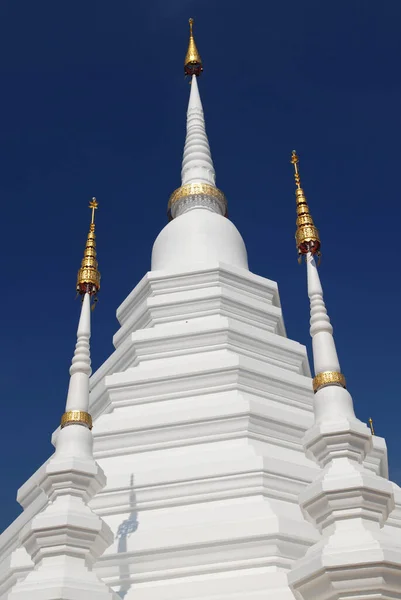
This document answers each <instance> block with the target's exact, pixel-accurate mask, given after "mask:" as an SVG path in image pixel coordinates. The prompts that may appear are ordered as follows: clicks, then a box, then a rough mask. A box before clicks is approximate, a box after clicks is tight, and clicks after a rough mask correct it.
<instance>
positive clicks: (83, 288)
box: [77, 198, 100, 296]
mask: <svg viewBox="0 0 401 600" xmlns="http://www.w3.org/2000/svg"><path fill="white" fill-rule="evenodd" d="M98 206H99V204H98V202H97V200H96V198H92V200H91V202H90V203H89V208H90V209H91V210H92V216H91V223H90V226H89V233H88V237H87V239H86V245H85V251H84V257H83V259H82V262H81V268H80V269H79V271H78V276H77V292H78V294H80V295H81V296H83V295H84V294H90V295H91V296H95V295H96V294H97V293H98V291H99V289H100V273H99V269H98V262H97V258H96V236H95V211H96V210H97V208H98Z"/></svg>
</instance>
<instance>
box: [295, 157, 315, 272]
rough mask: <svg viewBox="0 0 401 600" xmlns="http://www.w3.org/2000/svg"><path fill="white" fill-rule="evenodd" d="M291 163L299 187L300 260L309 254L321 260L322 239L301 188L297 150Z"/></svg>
mask: <svg viewBox="0 0 401 600" xmlns="http://www.w3.org/2000/svg"><path fill="white" fill-rule="evenodd" d="M291 163H292V164H293V165H294V171H295V184H296V186H297V189H296V190H295V198H296V203H297V231H296V233H295V240H296V244H297V248H298V255H299V258H298V260H299V262H301V259H302V255H303V254H308V252H311V254H317V256H318V257H319V258H320V238H319V232H318V230H317V228H316V227H315V224H314V222H313V219H312V215H311V214H310V212H309V206H308V203H307V201H306V197H305V194H304V191H303V189H302V188H301V178H300V175H299V169H298V164H299V158H298V155H297V153H296V151H295V150H293V151H292V155H291Z"/></svg>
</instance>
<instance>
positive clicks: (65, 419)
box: [60, 410, 92, 429]
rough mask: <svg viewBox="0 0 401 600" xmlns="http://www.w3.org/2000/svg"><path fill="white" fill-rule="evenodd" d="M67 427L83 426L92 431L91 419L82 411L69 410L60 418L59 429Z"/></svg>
mask: <svg viewBox="0 0 401 600" xmlns="http://www.w3.org/2000/svg"><path fill="white" fill-rule="evenodd" d="M67 425H84V426H85V427H87V428H88V429H92V417H91V416H90V414H89V413H87V412H85V411H84V410H69V411H67V412H65V413H64V414H63V416H62V417H61V423H60V427H61V429H64V427H67Z"/></svg>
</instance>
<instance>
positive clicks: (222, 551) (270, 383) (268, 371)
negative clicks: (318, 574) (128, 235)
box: [0, 264, 401, 600]
mask: <svg viewBox="0 0 401 600" xmlns="http://www.w3.org/2000/svg"><path fill="white" fill-rule="evenodd" d="M117 314H118V319H119V322H120V325H121V327H120V329H119V330H118V332H117V333H116V335H115V337H114V342H115V347H116V350H115V352H114V353H113V354H112V355H111V356H110V357H109V359H108V360H107V361H106V362H105V363H104V364H103V365H102V366H101V367H100V369H99V370H98V371H97V372H96V373H94V375H93V376H92V378H91V412H92V415H93V417H94V420H95V424H94V428H93V434H94V442H95V446H94V449H95V458H96V460H97V462H98V463H99V465H100V466H101V468H102V469H103V470H104V472H105V474H106V478H107V486H106V487H105V488H104V489H103V490H102V491H101V492H100V493H98V494H97V495H96V496H95V497H94V498H93V500H92V501H91V503H90V506H91V508H92V509H93V510H94V511H95V512H96V513H97V514H99V515H101V516H102V517H103V519H104V520H105V521H106V522H107V524H108V525H109V526H110V527H111V529H112V530H113V532H114V534H115V541H114V544H113V545H112V546H111V547H110V548H109V549H108V550H107V551H106V553H105V555H103V557H102V558H100V559H99V561H98V562H97V563H96V571H97V572H98V574H99V576H100V577H101V578H102V579H103V580H104V581H105V582H106V583H108V584H109V585H110V586H111V587H112V588H113V589H114V590H115V591H117V592H118V593H119V594H120V597H122V598H126V599H127V600H130V599H136V598H138V599H141V600H145V599H148V598H149V599H153V598H155V599H156V598H165V599H170V598H175V599H177V598H178V599H181V598H182V599H184V598H211V597H212V598H216V599H217V598H227V599H228V598H236V597H237V596H239V595H241V597H244V596H245V597H246V598H259V597H262V596H263V597H266V595H267V597H272V598H273V596H274V598H275V599H277V598H280V599H281V598H293V594H292V592H291V590H290V588H289V586H288V583H287V572H288V570H289V569H290V567H291V565H292V564H293V562H294V561H295V560H296V559H298V558H300V557H302V556H303V555H304V554H305V552H306V550H307V548H308V547H309V546H311V545H312V544H314V543H315V542H316V541H317V540H318V536H319V534H318V533H317V531H316V530H315V528H314V527H313V526H312V525H311V524H309V523H307V522H306V521H305V519H304V517H303V516H302V513H301V510H300V507H299V505H298V496H299V493H300V492H301V491H302V489H303V488H305V486H306V485H307V484H308V483H310V482H312V481H313V480H314V479H315V478H316V477H317V474H318V472H319V467H318V466H317V465H316V464H315V463H314V462H312V461H311V460H309V459H307V458H306V456H305V453H304V450H303V446H302V438H303V436H304V434H305V431H306V430H307V429H308V428H310V427H311V425H312V423H313V392H312V385H311V377H310V370H309V366H308V360H307V355H306V351H305V348H304V347H303V346H301V345H300V344H298V343H297V342H294V341H291V340H289V339H287V338H286V336H285V328H284V323H283V317H282V312H281V308H280V300H279V295H278V290H277V285H276V284H275V283H274V282H272V281H269V280H266V279H263V278H261V277H259V276H257V275H254V274H252V273H250V272H249V271H247V270H246V269H239V268H236V267H233V266H228V265H224V264H214V265H209V266H204V267H203V268H202V269H197V270H192V271H186V272H181V273H173V274H172V273H166V272H160V271H154V272H149V273H148V274H147V275H146V276H145V277H144V278H143V279H142V281H141V282H140V283H139V284H138V285H137V286H136V288H135V289H134V290H133V292H132V293H131V294H130V295H129V296H128V298H127V299H126V300H125V301H124V303H123V304H122V305H121V307H120V308H119V310H118V313H117ZM55 435H57V433H56V434H55ZM374 440H375V451H374V452H373V453H372V454H371V455H370V456H369V457H368V459H367V462H368V464H369V467H370V468H371V470H372V471H374V472H380V473H381V474H382V475H384V476H386V474H387V472H386V470H387V460H386V448H385V445H384V442H383V440H381V438H378V437H376V438H374ZM42 468H44V467H42ZM39 479H40V470H39V471H38V472H37V473H35V474H34V475H33V476H32V477H31V478H30V479H29V480H28V481H27V482H26V484H25V485H24V486H22V488H21V489H20V491H19V495H18V500H19V502H20V503H21V504H22V506H23V507H24V512H23V513H22V514H21V515H20V516H19V517H18V518H17V519H16V521H15V522H14V523H13V524H12V525H11V526H10V528H9V529H7V530H6V531H5V532H4V533H3V535H2V536H1V537H0V555H1V558H2V563H1V567H0V569H1V570H0V586H1V587H0V590H1V595H0V597H1V598H2V599H3V598H4V599H5V598H6V597H7V593H8V591H9V590H10V588H11V586H12V585H13V583H14V582H15V581H16V580H17V579H18V578H19V577H23V576H24V575H25V574H26V573H27V572H28V571H29V570H30V569H31V568H32V563H31V560H30V558H29V556H28V554H27V553H26V551H25V550H24V549H20V548H19V542H18V532H19V531H20V530H21V528H22V526H23V525H24V523H26V522H27V521H29V520H30V519H31V518H32V516H33V515H35V514H36V513H38V512H39V511H40V510H41V509H42V508H43V507H44V505H45V503H46V502H47V498H46V496H45V495H44V493H43V492H41V490H40V489H39V488H38V487H37V482H38V481H39ZM394 487H395V489H396V497H397V508H396V510H395V511H394V512H393V514H392V516H391V519H390V520H389V522H388V523H387V525H386V528H387V529H388V530H389V531H391V532H392V533H393V534H394V535H398V536H399V535H400V527H401V498H400V496H401V493H400V490H399V488H398V487H397V486H394Z"/></svg>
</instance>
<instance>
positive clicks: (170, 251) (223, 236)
mask: <svg viewBox="0 0 401 600" xmlns="http://www.w3.org/2000/svg"><path fill="white" fill-rule="evenodd" d="M219 262H222V263H226V264H229V265H233V266H235V267H241V268H243V269H248V257H247V252H246V248H245V244H244V241H243V239H242V237H241V234H240V233H239V231H238V229H237V228H236V227H235V225H234V224H233V223H232V222H231V221H229V220H228V219H227V218H226V217H222V216H221V215H219V214H217V213H215V212H212V211H211V210H208V209H206V208H193V209H192V210H189V211H187V212H185V213H184V214H182V215H181V216H179V217H177V218H175V219H173V220H172V221H171V222H170V223H169V224H168V225H166V227H165V228H164V229H162V231H161V232H160V233H159V235H158V236H157V238H156V241H155V243H154V245H153V251H152V267H151V268H152V271H159V270H160V271H165V270H169V271H171V270H178V269H182V268H186V267H189V268H194V266H195V265H196V266H198V265H199V266H200V265H206V264H207V265H211V264H216V263H219Z"/></svg>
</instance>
